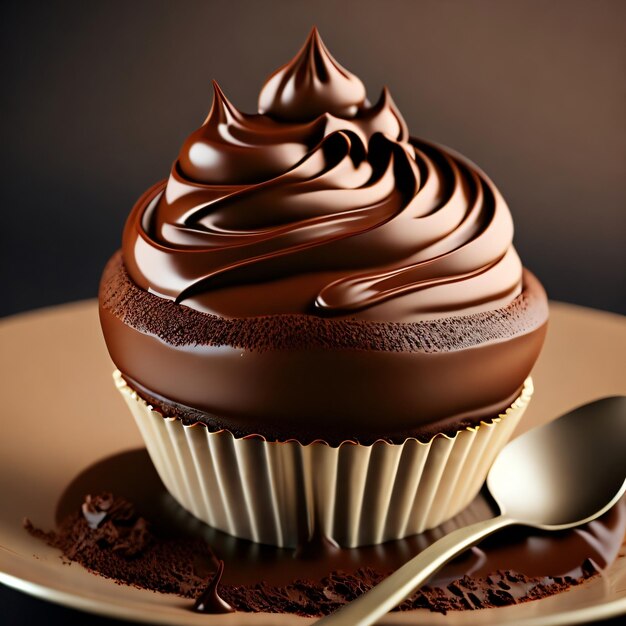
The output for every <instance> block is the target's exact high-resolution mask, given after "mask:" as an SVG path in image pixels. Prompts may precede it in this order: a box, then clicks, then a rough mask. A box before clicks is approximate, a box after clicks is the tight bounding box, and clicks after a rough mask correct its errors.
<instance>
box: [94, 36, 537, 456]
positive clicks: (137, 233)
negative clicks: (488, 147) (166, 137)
mask: <svg viewBox="0 0 626 626" xmlns="http://www.w3.org/2000/svg"><path fill="white" fill-rule="evenodd" d="M512 236H513V225H512V220H511V215H510V212H509V209H508V207H507V205H506V203H505V201H504V200H503V198H502V196H501V195H500V193H499V192H498V190H497V189H496V187H495V186H494V185H493V183H492V182H491V181H490V180H489V178H487V176H486V175H485V174H484V173H483V172H482V171H481V170H480V169H478V168H477V167H476V166H475V165H473V164H472V163H470V162H469V161H467V160H466V159H464V158H463V157H461V156H460V155H458V154H456V153H454V152H452V151H451V150H448V149H446V148H443V147H441V146H438V145H436V144H433V143H429V142H426V141H423V140H419V139H415V138H411V137H410V136H409V132H408V130H407V126H406V124H405V122H404V120H403V119H402V116H401V114H400V113H399V111H398V109H397V107H396V106H395V104H394V103H393V101H392V99H391V96H390V94H389V91H388V90H387V89H386V88H385V89H383V91H382V95H381V96H380V98H379V100H378V102H377V103H376V104H374V105H371V104H370V103H369V102H368V101H367V99H366V96H365V89H364V87H363V85H362V83H361V82H360V81H359V79H358V78H356V77H355V76H353V75H352V74H350V73H349V72H348V71H347V70H345V69H344V68H342V67H341V66H340V65H339V64H338V63H337V62H336V61H335V60H334V59H333V58H332V57H331V56H330V53H329V52H328V50H327V49H326V47H325V46H324V44H323V43H322V41H321V39H320V37H319V34H318V33H317V31H316V30H315V29H314V30H313V31H312V32H311V34H310V35H309V38H308V39H307V41H306V43H305V45H304V47H303V48H302V50H301V51H300V52H299V53H298V54H297V55H296V57H295V58H294V59H293V60H292V61H290V62H289V63H288V64H287V65H285V66H283V67H281V68H280V69H279V70H277V71H276V72H275V73H274V74H273V75H272V76H270V78H269V79H268V80H267V82H266V84H265V85H264V86H263V88H262V90H261V95H260V98H259V113H257V114H246V113H242V112H240V111H238V110H237V109H236V108H235V107H234V106H233V105H232V104H231V103H230V102H229V101H228V100H227V99H226V97H225V95H224V93H223V92H222V91H221V89H220V88H219V86H218V85H217V84H216V83H214V100H213V106H212V107H211V110H210V112H209V115H208V117H207V119H206V121H205V122H204V124H203V125H202V126H201V127H200V128H199V129H198V130H196V131H194V132H193V133H192V134H191V135H190V136H189V137H188V138H187V140H186V141H185V142H184V144H183V146H182V148H181V151H180V154H179V156H178V158H177V160H176V162H175V163H174V165H173V167H172V171H171V174H170V177H169V179H168V180H167V181H164V182H161V183H157V184H156V185H154V186H153V187H152V188H151V189H149V190H147V191H146V192H145V193H144V195H143V196H142V197H141V198H140V199H139V200H138V202H137V204H136V205H135V207H134V209H133V211H132V212H131V215H130V216H129V219H128V221H127V224H126V227H125V229H124V236H123V246H122V254H121V256H119V255H116V256H114V258H113V259H112V260H111V262H110V263H109V265H108V267H107V269H106V270H105V273H104V275H103V280H102V283H101V290H100V316H101V321H102V327H103V331H104V335H105V339H106V343H107V347H108V349H109V352H110V354H111V357H112V359H113V361H114V362H115V364H116V365H117V367H118V368H119V369H120V370H121V371H122V373H123V374H124V376H125V378H126V379H127V380H128V382H129V383H130V384H131V386H133V387H134V388H135V389H136V390H137V391H139V392H140V393H142V394H143V395H144V397H145V398H146V399H148V400H149V401H150V402H152V403H153V404H155V405H157V406H158V407H159V409H160V410H161V411H163V413H164V414H168V415H170V414H173V415H177V416H179V417H184V418H185V419H186V420H187V421H203V422H204V423H206V424H207V425H208V426H210V427H212V428H216V429H217V428H227V429H229V430H230V431H231V432H233V433H234V434H236V435H237V436H245V435H248V434H258V435H262V436H264V437H266V438H267V439H271V440H285V439H289V438H292V437H295V438H298V440H300V441H301V442H308V441H313V440H315V439H323V440H325V441H327V442H329V443H331V444H336V443H339V442H341V441H342V440H345V439H351V440H355V441H358V442H361V443H367V442H371V441H374V440H376V439H378V438H384V439H388V440H393V441H396V440H403V439H404V438H405V437H407V436H416V437H419V438H429V437H430V436H432V435H433V434H435V433H437V432H454V431H455V430H457V429H458V428H461V427H464V426H468V425H474V424H476V423H478V422H479V421H480V420H481V419H483V418H487V419H489V418H492V417H494V416H495V415H497V414H498V412H500V411H502V410H503V409H505V408H506V407H507V406H508V405H509V404H510V403H511V402H512V401H513V400H514V399H515V398H516V397H517V394H518V393H519V391H520V389H521V387H522V384H523V382H524V379H525V378H526V377H527V376H528V374H529V372H530V370H531V368H532V366H533V364H534V362H535V360H536V358H537V356H538V354H539V351H540V348H541V345H542V342H543V338H544V334H545V328H546V320H547V302H546V296H545V293H544V291H543V289H542V287H541V285H540V284H539V282H538V281H537V280H536V279H535V278H534V277H533V276H532V274H530V272H527V271H526V270H524V269H523V268H522V265H521V263H520V260H519V258H518V256H517V254H516V252H515V250H514V248H513V246H512V243H511V242H512Z"/></svg>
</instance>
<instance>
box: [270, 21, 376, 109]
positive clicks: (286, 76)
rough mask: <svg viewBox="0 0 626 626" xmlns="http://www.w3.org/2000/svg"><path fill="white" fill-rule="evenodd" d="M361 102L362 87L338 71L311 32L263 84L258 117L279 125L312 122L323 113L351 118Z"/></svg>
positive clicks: (359, 82)
mask: <svg viewBox="0 0 626 626" xmlns="http://www.w3.org/2000/svg"><path fill="white" fill-rule="evenodd" d="M364 102H365V87H364V86H363V83H362V82H361V81H360V80H359V79H358V78H357V77H356V76H354V74H351V73H350V72H348V70H346V69H345V68H343V67H341V65H339V63H337V61H335V59H334V58H333V57H332V55H331V54H330V52H328V48H326V46H325V45H324V42H323V41H322V38H321V37H320V35H319V32H318V30H317V28H315V27H314V28H313V30H311V33H310V34H309V36H308V38H307V40H306V42H305V43H304V46H302V49H301V50H300V52H298V54H297V55H296V56H295V57H294V58H293V59H292V60H291V61H290V62H289V63H287V64H286V65H283V66H282V67H281V68H279V69H278V70H276V71H275V72H274V73H273V74H272V75H271V76H270V77H269V79H268V80H267V82H266V83H265V85H264V86H263V89H261V94H260V96H259V113H263V114H265V115H269V116H271V117H273V118H275V119H277V120H281V121H305V120H312V119H315V118H316V117H319V116H320V115H324V113H331V114H333V115H339V116H341V117H353V116H354V115H356V113H357V111H358V109H359V107H361V106H363V103H364Z"/></svg>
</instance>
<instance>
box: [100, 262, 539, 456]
mask: <svg viewBox="0 0 626 626" xmlns="http://www.w3.org/2000/svg"><path fill="white" fill-rule="evenodd" d="M523 285H524V287H523V290H522V293H521V294H520V296H518V297H517V298H516V299H515V300H514V301H513V302H512V303H511V304H509V305H508V306H507V307H504V308H502V309H497V310H494V311H486V312H482V313H476V314H472V315H470V316H466V317H454V318H446V319H437V320H428V321H421V322H410V323H405V324H399V323H393V322H371V321H369V320H335V319H322V318H319V317H315V316H308V315H304V314H300V315H289V316H287V315H276V316H265V317H255V318H239V319H235V320H227V319H224V318H221V317H217V316H213V315H210V314H207V313H201V312H199V311H196V310H194V309H191V308H189V307H186V306H180V305H176V304H174V303H173V302H171V301H168V300H165V299H163V298H159V297H158V296H155V295H152V294H149V293H147V292H145V291H143V290H142V289H140V288H138V287H137V286H135V285H134V284H133V283H132V281H130V279H129V278H128V276H127V274H126V272H125V270H124V268H123V266H122V263H121V260H120V258H119V257H114V259H113V260H112V261H111V262H110V264H109V266H108V267H107V270H106V271H105V273H104V277H103V281H102V285H101V291H100V319H101V322H102V327H103V330H104V334H105V337H106V339H107V346H108V349H109V352H110V354H111V358H112V359H113V361H114V362H115V364H116V365H117V366H118V368H119V369H120V370H121V371H122V372H123V374H124V376H125V378H126V379H127V381H128V382H129V384H130V385H131V386H132V387H133V388H134V389H135V390H137V391H138V392H139V393H140V394H141V395H143V396H144V398H145V399H146V400H147V401H148V402H150V403H151V404H153V405H154V406H156V407H158V408H159V410H160V411H162V412H163V413H164V414H166V415H174V416H178V417H182V418H183V419H185V421H187V422H192V421H202V422H204V423H205V424H207V425H208V426H209V427H210V428H212V429H219V428H227V429H228V430H230V431H231V432H233V433H234V434H235V435H237V436H243V435H247V434H259V435H262V436H264V437H265V438H267V439H268V440H286V439H289V438H297V439H298V440H299V441H301V442H302V443H307V442H309V441H312V440H315V439H323V440H325V441H327V442H329V443H331V444H333V445H336V444H338V443H340V442H341V441H343V440H347V439H350V440H356V441H359V442H361V443H370V442H372V441H374V440H376V439H381V438H384V439H388V440H392V441H401V440H403V439H404V438H406V437H407V436H414V437H418V438H420V439H428V438H430V437H431V436H432V435H434V434H436V433H437V432H448V433H453V432H455V431H456V430H458V429H459V428H464V427H465V426H471V425H475V424H476V423H478V422H480V421H481V420H482V419H491V418H492V417H494V416H495V415H497V414H498V412H500V411H501V410H503V409H505V408H506V407H508V406H509V405H510V403H511V402H512V401H513V400H514V399H515V398H516V397H517V395H518V393H519V389H520V387H521V385H522V382H523V381H524V379H525V378H526V376H527V375H528V373H529V372H530V370H531V368H532V366H533V364H534V362H535V359H536V358H537V355H538V354H539V351H540V349H541V345H542V343H543V339H544V334H545V330H546V317H547V306H546V300H545V294H544V292H543V289H542V287H541V285H540V284H539V282H538V281H537V280H536V279H535V278H534V276H532V275H531V274H530V273H529V272H525V274H524V283H523ZM382 416H384V419H383V417H382Z"/></svg>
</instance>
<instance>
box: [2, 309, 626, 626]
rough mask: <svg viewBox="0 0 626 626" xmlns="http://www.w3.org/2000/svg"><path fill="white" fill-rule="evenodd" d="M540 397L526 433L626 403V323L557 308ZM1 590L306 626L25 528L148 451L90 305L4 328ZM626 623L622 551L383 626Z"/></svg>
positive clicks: (177, 620)
mask: <svg viewBox="0 0 626 626" xmlns="http://www.w3.org/2000/svg"><path fill="white" fill-rule="evenodd" d="M551 314H552V317H551V323H550V330H549V333H548V339H547V343H546V347H545V349H544V351H543V354H542V356H541V358H540V360H539V363H538V364H537V366H536V368H535V370H534V372H533V378H534V381H535V388H536V391H535V396H534V398H533V401H532V402H531V404H530V408H529V409H528V412H527V414H526V416H525V417H524V419H523V420H522V428H523V429H528V428H530V427H531V426H534V425H537V424H540V423H542V422H543V421H545V420H547V419H550V418H553V417H556V416H558V415H560V414H562V413H564V412H565V411H567V410H569V409H571V408H573V407H575V406H577V405H579V404H582V403H584V402H587V401H590V400H594V399H596V398H599V397H602V396H606V395H613V394H626V375H625V372H626V322H625V320H624V318H622V317H619V316H616V315H611V314H608V313H601V312H598V311H592V310H589V309H583V308H579V307H574V306H571V305H564V304H558V303H553V304H552V305H551ZM0 354H1V355H2V358H1V359H0V381H2V382H1V384H2V389H1V391H2V395H1V398H2V410H3V415H2V417H1V418H0V502H1V503H2V504H1V506H0V582H3V583H5V584H7V585H9V586H11V587H15V588H16V589H20V590H22V591H25V592H26V593H30V594H32V595H35V596H38V597H41V598H44V599H46V600H51V601H53V602H58V603H60V604H66V605H68V606H72V607H76V608H79V609H84V610H87V611H92V612H94V613H99V614H102V615H108V616H112V617H119V618H125V619H131V620H138V621H146V622H151V623H162V624H202V625H203V626H213V625H216V624H217V625H221V624H225V625H229V624H253V625H261V624H266V625H268V626H269V625H276V626H280V625H283V624H284V625H288V624H293V625H300V624H307V623H310V621H311V620H309V619H305V618H298V617H294V616H290V615H271V614H243V613H237V614H231V615H224V616H210V615H196V614H194V613H191V612H190V611H189V610H188V609H189V601H186V600H184V599H181V598H178V597H176V596H173V595H164V594H156V593H153V592H150V591H142V590H138V589H132V588H130V587H125V586H119V585H116V584H115V583H113V582H111V581H109V580H106V579H104V578H101V577H99V576H95V575H93V574H90V573H88V572H87V571H86V570H84V569H83V568H82V567H80V566H78V565H76V564H72V565H71V566H68V565H64V564H63V563H62V561H61V559H60V558H59V553H58V552H57V551H55V550H53V549H51V548H49V547H47V546H46V545H44V544H43V542H41V541H39V540H36V539H33V538H32V537H31V536H30V535H28V534H27V533H26V532H25V531H24V530H23V529H22V518H23V517H24V516H28V517H30V519H31V520H32V521H33V522H34V523H35V524H36V525H37V526H39V527H41V528H52V527H53V526H54V510H55V506H56V503H57V500H58V498H59V496H60V494H61V493H62V491H63V489H64V488H65V487H66V486H67V485H68V483H69V482H70V481H71V480H72V478H74V477H75V476H76V475H77V474H78V473H79V472H80V471H81V470H83V469H85V468H86V467H87V466H89V465H91V464H93V463H94V462H96V461H98V460H100V459H103V458H104V457H107V456H110V455H112V454H115V453H117V452H120V451H123V450H128V449H131V448H136V447H139V446H141V439H140V436H139V432H138V431H137V430H136V427H135V425H134V423H133V421H132V419H131V417H130V415H129V414H128V410H127V409H126V407H125V406H123V402H122V399H121V398H120V397H119V394H118V393H117V392H116V391H115V389H114V387H113V385H112V384H111V371H112V365H111V362H110V361H109V359H108V356H107V353H106V350H105V347H104V343H103V341H102V339H101V336H100V328H99V324H98V318H97V308H96V305H95V303H94V302H93V301H89V302H82V303H77V304H71V305H67V306H62V307H58V308H54V309H48V310H43V311H37V312H33V313H28V314H25V315H19V316H16V317H13V318H9V319H6V320H3V321H2V322H0ZM619 613H626V549H625V548H624V547H623V549H622V550H621V553H620V557H619V558H618V560H617V561H616V562H615V563H614V564H613V566H612V567H610V568H609V569H608V570H607V571H606V572H604V573H603V574H602V575H601V576H599V577H596V578H594V579H592V580H591V581H589V582H588V583H585V584H584V585H581V586H580V587H576V588H574V589H572V590H570V591H568V592H566V593H563V594H561V595H557V596H553V597H551V598H546V599H544V600H538V601H535V602H529V603H527V604H523V605H519V606H513V607H506V608H499V609H482V610H480V611H467V612H457V613H455V612H452V613H449V614H448V615H446V616H443V615H439V614H433V613H430V612H427V611H423V610H420V611H414V612H411V613H402V614H395V615H390V616H388V617H387V618H386V619H385V620H384V621H383V622H381V623H384V624H448V625H454V626H456V625H461V624H464V625H470V624H471V625H472V626H473V625H481V624H496V623H497V624H516V625H517V626H522V625H530V624H533V625H540V624H542V625H546V626H547V625H553V624H573V623H580V622H584V621H590V620H593V619H602V618H607V617H611V616H613V615H617V614H619Z"/></svg>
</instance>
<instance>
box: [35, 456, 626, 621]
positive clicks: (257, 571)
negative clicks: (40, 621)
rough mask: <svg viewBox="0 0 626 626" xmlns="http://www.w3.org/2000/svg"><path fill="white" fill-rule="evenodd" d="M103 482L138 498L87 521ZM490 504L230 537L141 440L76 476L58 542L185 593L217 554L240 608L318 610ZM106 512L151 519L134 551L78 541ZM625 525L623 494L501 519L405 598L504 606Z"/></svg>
mask: <svg viewBox="0 0 626 626" xmlns="http://www.w3.org/2000/svg"><path fill="white" fill-rule="evenodd" d="M101 490H105V491H111V492H113V493H115V494H118V495H123V496H125V497H126V498H127V499H128V500H130V501H132V502H133V503H134V507H133V506H132V505H130V504H129V502H128V501H124V500H120V498H119V497H116V498H115V499H114V502H115V507H114V508H113V512H112V513H110V514H109V520H106V519H105V520H104V523H103V524H102V525H101V526H100V527H99V528H98V529H97V530H90V527H89V525H88V524H87V521H86V519H85V518H84V516H83V514H82V513H81V512H80V506H81V502H83V500H84V496H85V494H86V493H92V494H95V493H98V492H99V491H101ZM129 511H130V514H129ZM139 511H140V512H141V515H142V516H143V517H140V516H139V513H138V512H139ZM489 515H492V511H491V509H490V505H489V503H488V500H487V499H485V498H483V497H482V496H479V498H477V499H476V500H475V501H474V502H473V503H472V505H470V507H469V508H468V509H467V510H466V511H464V512H463V513H461V514H460V516H459V517H458V518H457V519H455V520H451V521H449V522H447V523H446V524H444V525H443V526H441V527H439V528H436V529H433V530H431V531H428V532H426V533H423V534H421V535H416V536H413V537H409V538H406V539H403V540H399V541H393V542H388V543H385V544H382V545H378V546H369V547H362V548H355V549H336V548H334V547H332V546H328V545H325V544H324V542H323V541H319V538H315V537H313V538H312V542H311V543H310V544H309V546H308V547H305V549H304V550H303V551H302V552H297V551H296V552H294V551H293V550H288V549H281V548H275V547H272V546H264V545H260V544H256V543H253V542H249V541H245V540H241V539H236V538H235V537H232V536H229V535H226V534H224V533H221V532H219V531H216V530H215V529H213V528H210V527H209V526H206V525H204V524H202V523H200V522H199V521H198V520H196V519H195V518H194V517H193V516H191V515H189V514H188V513H186V512H185V511H184V510H182V509H181V507H179V506H178V505H177V504H176V503H175V502H174V500H173V499H172V498H171V497H170V496H169V495H168V493H167V491H166V490H165V488H164V487H163V486H162V484H161V482H160V480H159V478H158V476H157V474H156V471H155V470H154V468H153V466H152V463H151V462H150V459H149V457H148V455H147V453H146V452H145V450H135V451H130V452H126V453H122V454H119V455H116V456H114V457H109V458H107V459H103V460H102V461H100V462H98V463H96V464H95V465H93V466H91V467H90V468H88V469H86V470H85V471H84V472H82V473H81V474H80V475H78V476H77V477H76V478H75V479H74V481H73V482H72V483H71V484H70V485H69V486H68V488H67V490H66V491H65V493H64V494H63V495H62V497H61V499H60V501H59V505H58V509H57V520H58V523H59V526H60V531H59V533H58V534H57V535H56V537H57V540H58V537H59V536H60V535H61V534H62V533H63V532H65V537H66V539H65V543H63V545H59V547H61V549H64V551H65V552H66V554H68V551H70V552H71V550H74V552H73V553H70V554H69V555H68V556H70V558H73V560H78V561H79V562H82V563H83V564H85V565H86V566H88V567H91V569H94V570H95V571H96V572H99V573H103V574H105V575H108V576H110V577H113V578H116V579H118V580H121V581H122V582H125V583H127V584H136V585H139V586H142V587H144V588H149V589H156V590H160V591H164V592H169V593H178V594H179V595H183V596H185V597H190V598H197V597H198V596H200V595H201V594H202V592H203V591H204V590H205V589H206V587H207V585H210V582H211V581H214V582H215V585H216V586H217V582H218V581H217V580H216V576H215V573H216V571H217V569H218V568H217V563H218V561H219V560H223V561H224V563H225V568H224V576H223V583H222V584H221V585H220V587H219V596H220V597H222V598H223V599H224V600H225V601H227V602H228V603H229V604H230V605H231V606H233V607H235V608H236V609H237V610H248V611H249V610H265V611H273V612H281V611H285V612H297V613H300V614H305V615H321V614H324V613H328V612H330V611H332V610H334V609H336V608H338V606H340V605H341V604H343V603H345V602H347V601H349V600H350V599H353V598H354V597H356V596H357V595H358V594H359V593H362V592H363V591H364V590H365V589H368V588H369V587H371V586H372V585H373V584H376V582H378V581H379V580H381V579H382V578H383V577H384V576H385V575H387V574H388V573H389V572H391V571H393V570H395V569H397V568H398V567H400V566H401V565H402V564H403V563H405V562H406V561H407V560H408V559H410V558H411V557H412V556H414V555H415V554H417V553H419V552H420V551H421V550H423V549H424V548H425V547H427V546H428V545H430V543H432V542H433V541H436V540H437V539H438V538H439V537H440V536H441V535H442V534H443V533H445V532H448V531H449V530H450V529H451V528H453V527H454V525H455V524H462V523H468V522H471V521H477V520H478V519H483V518H486V517H488V516H489ZM111 517H114V518H115V519H116V520H118V522H117V526H118V527H120V528H122V529H124V528H131V527H133V526H134V525H135V524H136V523H137V520H138V519H145V520H148V522H147V528H148V531H147V534H148V539H149V540H148V541H147V542H144V543H143V544H142V550H143V551H140V552H139V553H138V552H137V551H135V555H134V556H133V557H132V558H130V559H129V557H128V556H124V554H123V553H122V555H120V553H119V552H116V551H114V550H112V549H110V548H109V547H107V546H110V545H112V544H111V539H107V540H106V541H104V542H103V544H102V545H104V549H103V551H100V552H99V551H98V550H96V549H95V548H94V550H92V551H91V552H89V553H88V554H87V553H85V552H84V551H82V552H81V550H84V545H85V543H84V539H85V538H91V539H97V537H96V535H95V534H94V533H96V534H97V533H100V534H102V536H104V537H111V534H110V532H109V533H107V532H105V531H106V529H105V525H106V524H107V523H108V522H109V521H110V519H111ZM68 520H69V521H68ZM120 520H121V521H120ZM124 520H126V521H124ZM64 528H65V529H66V530H65V531H63V529H64ZM30 529H31V531H32V530H33V529H32V526H31V528H30ZM625 530H626V501H624V500H622V501H621V502H620V503H619V504H618V505H617V506H616V507H614V508H613V509H612V510H611V511H609V512H608V513H607V514H606V515H604V516H603V517H602V518H601V519H600V520H596V521H595V522H592V523H590V524H587V525H585V526H583V527H581V528H579V529H576V530H572V531H565V532H561V533H542V532H539V531H531V530H528V529H523V528H511V529H507V530H505V531H503V532H500V533H498V534H497V535H494V536H492V537H490V538H489V539H487V540H485V541H483V542H482V543H481V544H480V545H479V546H478V547H476V548H474V549H472V550H469V551H467V552H466V553H465V554H463V555H462V556H461V557H459V558H458V559H456V560H455V561H453V562H452V563H450V564H448V565H447V566H446V567H445V568H444V569H443V570H441V571H440V572H439V573H438V574H437V575H436V576H435V577H434V578H433V579H432V580H431V581H429V585H428V586H427V587H425V588H424V589H422V590H421V592H420V593H418V594H416V595H415V596H414V597H413V598H412V599H410V601H407V602H406V603H404V604H403V605H402V606H401V607H400V608H402V609H408V608H430V609H431V610H437V611H446V610H454V609H471V608H478V607H482V606H503V605H506V604H512V603H515V602H519V601H524V600H529V599H534V598H538V597H543V596H544V595H549V594H551V593H556V592H559V591H563V590H565V589H567V588H569V587H571V586H572V585H574V584H577V583H578V582H580V581H582V580H584V579H586V578H588V577H589V576H591V575H593V574H594V573H595V572H596V571H598V570H602V569H604V568H605V567H607V566H608V565H609V564H610V563H612V562H613V560H614V559H615V558H616V556H617V554H618V551H619V549H620V546H621V544H622V541H623V538H624V531H625ZM34 532H36V531H34ZM122 533H123V534H124V533H127V531H125V530H122ZM40 535H43V538H44V539H48V540H50V538H51V537H50V535H48V534H45V533H40ZM98 537H100V535H98ZM81 541H82V543H81ZM115 541H117V539H115ZM101 543H102V542H101ZM91 545H95V543H94V541H92V542H91ZM113 545H115V544H113ZM81 546H83V547H82V548H81ZM77 547H78V548H80V549H79V550H78V551H76V548H77ZM170 574H171V575H170Z"/></svg>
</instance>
